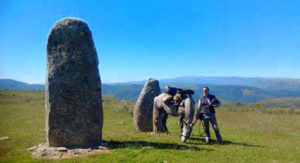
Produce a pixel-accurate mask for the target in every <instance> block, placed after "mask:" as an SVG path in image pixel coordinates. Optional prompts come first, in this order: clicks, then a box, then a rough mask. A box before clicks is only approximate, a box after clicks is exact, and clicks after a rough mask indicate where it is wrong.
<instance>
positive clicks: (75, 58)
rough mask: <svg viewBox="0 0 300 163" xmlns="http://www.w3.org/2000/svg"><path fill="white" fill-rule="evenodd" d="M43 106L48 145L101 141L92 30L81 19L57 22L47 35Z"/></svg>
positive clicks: (98, 87)
mask: <svg viewBox="0 0 300 163" xmlns="http://www.w3.org/2000/svg"><path fill="white" fill-rule="evenodd" d="M45 108H46V135H47V141H48V143H49V146H66V147H76V146H80V147H84V146H92V145H98V144H100V143H101V139H102V126H103V111H102V95H101V80H100V76H99V70H98V57H97V52H96V49H95V46H94V42H93V38H92V34H91V31H90V30H89V28H88V25H87V24H86V23H85V22H84V21H82V20H80V19H77V18H65V19H62V20H60V21H58V22H57V23H56V24H55V25H54V27H53V28H52V30H51V32H50V35H49V37H48V44H47V74H46V91H45Z"/></svg>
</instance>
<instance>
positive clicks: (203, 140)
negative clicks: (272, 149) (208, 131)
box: [188, 137, 266, 147]
mask: <svg viewBox="0 0 300 163" xmlns="http://www.w3.org/2000/svg"><path fill="white" fill-rule="evenodd" d="M189 139H190V140H196V141H200V142H201V143H194V142H188V144H193V145H210V144H219V143H218V141H216V140H211V141H210V143H209V144H207V143H206V142H205V139H204V138H197V137H190V138H189ZM222 145H238V146H244V147H266V146H264V145H254V144H247V143H239V142H233V141H229V140H224V141H223V144H222Z"/></svg>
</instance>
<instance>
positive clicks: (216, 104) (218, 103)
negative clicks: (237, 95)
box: [214, 97, 221, 107]
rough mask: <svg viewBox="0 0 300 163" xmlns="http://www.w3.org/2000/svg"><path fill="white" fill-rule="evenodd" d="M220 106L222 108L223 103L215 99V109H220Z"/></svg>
mask: <svg viewBox="0 0 300 163" xmlns="http://www.w3.org/2000/svg"><path fill="white" fill-rule="evenodd" d="M220 106H221V102H220V101H219V100H218V99H217V98H216V97H214V107H220Z"/></svg>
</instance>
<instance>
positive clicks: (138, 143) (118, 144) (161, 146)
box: [107, 140, 213, 151]
mask: <svg viewBox="0 0 300 163" xmlns="http://www.w3.org/2000/svg"><path fill="white" fill-rule="evenodd" d="M107 143H108V144H109V147H110V148H111V149H116V148H126V147H136V148H146V147H153V148H156V149H174V150H199V151H200V150H206V151H213V149H206V148H200V147H197V146H191V145H181V144H171V143H157V142H147V141H114V140H111V141H107Z"/></svg>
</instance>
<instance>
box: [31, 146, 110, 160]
mask: <svg viewBox="0 0 300 163" xmlns="http://www.w3.org/2000/svg"><path fill="white" fill-rule="evenodd" d="M27 150H28V151H29V152H31V155H32V157H34V158H48V159H62V158H73V157H80V156H88V155H93V154H103V153H108V150H109V148H108V147H107V145H106V144H103V146H98V147H93V148H66V147H49V145H48V144H47V143H41V144H39V145H38V146H33V147H30V148H28V149H27Z"/></svg>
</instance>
